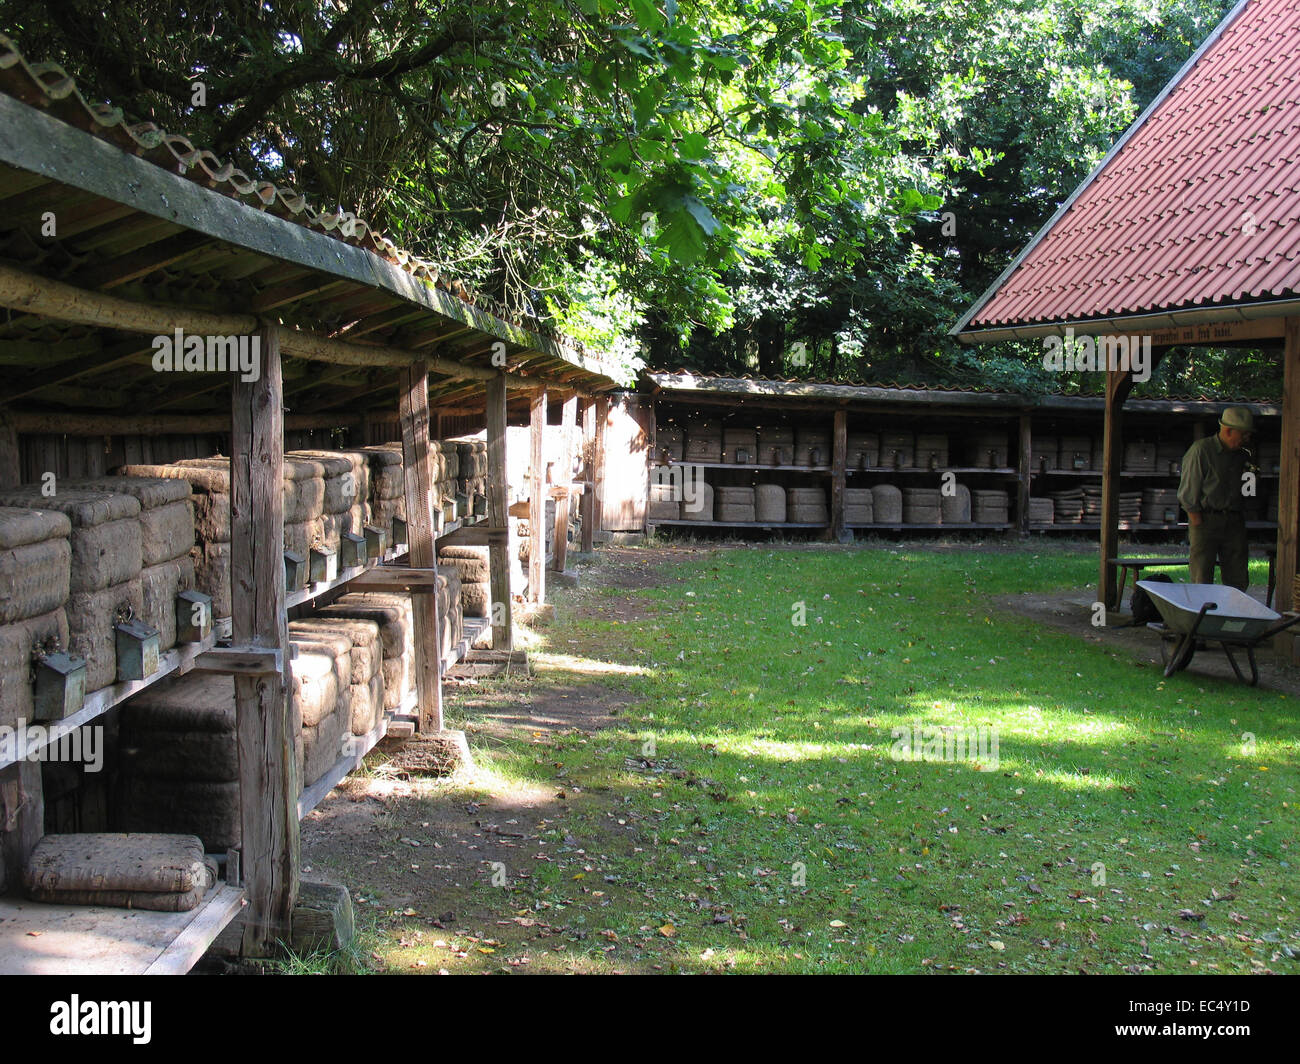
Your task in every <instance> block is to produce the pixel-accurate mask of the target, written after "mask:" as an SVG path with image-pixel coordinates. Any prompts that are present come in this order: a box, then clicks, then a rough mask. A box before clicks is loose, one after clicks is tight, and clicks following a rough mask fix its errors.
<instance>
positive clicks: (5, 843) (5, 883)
mask: <svg viewBox="0 0 1300 1064" xmlns="http://www.w3.org/2000/svg"><path fill="white" fill-rule="evenodd" d="M44 834H45V800H44V792H43V791H42V789H41V766H40V762H37V761H26V760H24V761H20V762H19V763H18V764H16V765H10V766H9V767H8V768H5V769H0V892H3V893H8V894H15V895H21V894H22V893H23V869H24V868H26V867H27V859H28V858H29V857H30V856H31V854H32V850H33V849H34V848H35V846H36V844H37V843H38V842H40V841H41V836H42V835H44Z"/></svg>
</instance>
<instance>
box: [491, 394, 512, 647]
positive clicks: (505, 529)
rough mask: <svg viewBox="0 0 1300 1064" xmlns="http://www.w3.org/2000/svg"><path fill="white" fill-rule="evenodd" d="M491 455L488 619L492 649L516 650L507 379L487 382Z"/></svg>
mask: <svg viewBox="0 0 1300 1064" xmlns="http://www.w3.org/2000/svg"><path fill="white" fill-rule="evenodd" d="M486 415H487V452H488V570H489V579H490V581H491V588H492V593H491V598H492V601H491V603H490V604H489V607H488V609H489V611H490V612H489V614H488V615H489V617H491V619H492V649H493V650H513V649H514V631H515V630H514V617H513V609H512V605H513V604H512V602H511V599H510V557H509V532H510V529H509V517H508V516H507V512H506V511H507V507H508V505H509V504H508V500H507V499H506V485H507V483H508V480H509V477H508V474H507V473H506V435H507V433H506V375H505V374H504V373H501V374H499V375H498V376H497V377H496V379H495V380H490V381H488V382H487V409H486Z"/></svg>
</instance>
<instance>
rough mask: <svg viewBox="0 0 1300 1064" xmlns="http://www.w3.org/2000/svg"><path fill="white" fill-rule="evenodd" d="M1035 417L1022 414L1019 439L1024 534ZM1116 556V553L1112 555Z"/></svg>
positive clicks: (1018, 505) (1019, 490) (1019, 515)
mask: <svg viewBox="0 0 1300 1064" xmlns="http://www.w3.org/2000/svg"><path fill="white" fill-rule="evenodd" d="M1032 422H1033V419H1032V418H1031V417H1030V416H1029V415H1028V414H1021V415H1020V425H1019V430H1020V431H1019V433H1018V434H1017V437H1016V438H1017V440H1018V442H1019V444H1020V454H1019V456H1018V457H1017V458H1016V470H1017V473H1018V475H1017V477H1016V514H1017V523H1018V524H1019V526H1020V534H1021V535H1022V536H1027V535H1029V499H1030V496H1031V492H1030V487H1031V485H1032V484H1033V477H1032V475H1031V474H1032V472H1033V470H1032V468H1031V467H1032V466H1033V464H1034V447H1033V441H1034V435H1033V424H1032ZM1111 557H1114V555H1111Z"/></svg>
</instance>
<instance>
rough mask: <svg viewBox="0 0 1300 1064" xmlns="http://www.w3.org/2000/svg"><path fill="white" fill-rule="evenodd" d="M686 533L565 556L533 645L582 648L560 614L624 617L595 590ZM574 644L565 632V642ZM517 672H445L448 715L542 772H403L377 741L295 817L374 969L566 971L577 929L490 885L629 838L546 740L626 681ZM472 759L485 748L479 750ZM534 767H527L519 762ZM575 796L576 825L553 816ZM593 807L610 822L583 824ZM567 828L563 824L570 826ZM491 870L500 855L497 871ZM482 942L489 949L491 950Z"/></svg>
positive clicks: (606, 707)
mask: <svg viewBox="0 0 1300 1064" xmlns="http://www.w3.org/2000/svg"><path fill="white" fill-rule="evenodd" d="M684 552H685V553H690V554H695V553H704V551H703V550H702V549H701V550H693V549H690V548H685V549H683V548H672V549H665V550H660V549H627V548H615V547H611V548H607V549H605V550H603V551H602V552H601V555H600V561H599V564H595V565H588V566H584V567H581V568H580V569H579V572H580V579H581V586H580V587H579V588H578V589H576V590H573V591H566V592H563V593H562V594H561V596H559V598H560V606H559V609H560V619H559V620H558V621H557V623H556V625H555V626H554V627H550V628H547V629H542V630H540V631H539V633H537V634H539V635H540V637H541V642H542V643H543V644H546V645H545V646H544V649H546V650H554V651H556V652H557V653H559V654H569V653H572V654H573V655H579V656H580V655H582V654H585V653H587V652H589V651H590V650H591V649H592V648H590V647H586V646H583V645H581V644H580V641H577V640H575V639H573V638H572V636H573V634H574V627H575V626H574V622H576V621H581V620H582V619H583V618H585V617H595V616H600V617H602V618H603V619H605V620H606V621H608V620H611V619H614V620H619V621H622V622H624V623H631V622H635V621H637V620H640V619H641V618H642V617H643V616H644V615H645V612H646V609H645V607H644V606H642V605H640V604H638V603H637V602H636V601H635V600H634V599H631V598H628V597H626V596H609V595H602V594H600V592H601V591H602V590H603V589H624V590H628V591H631V590H634V589H638V588H646V587H652V586H661V585H664V584H668V583H671V582H673V581H674V580H675V579H676V577H675V576H674V574H673V572H672V563H673V561H675V560H678V559H680V558H681V557H682V556H683V553H684ZM575 643H579V645H577V646H575V645H574V644H575ZM534 668H535V676H534V678H532V679H523V678H520V679H515V680H507V681H490V682H488V683H485V684H473V683H466V684H459V685H456V684H452V685H449V686H448V689H447V692H446V699H445V710H446V715H447V718H448V724H449V726H450V727H461V728H464V729H465V731H466V733H467V736H468V738H469V742H470V746H471V748H474V749H478V750H491V749H498V750H499V749H501V748H504V747H506V745H507V743H508V744H509V746H510V748H511V749H516V750H517V749H519V748H520V747H523V748H526V749H527V750H528V751H529V752H533V753H535V755H536V756H535V757H534V759H533V760H534V764H542V763H545V762H546V761H548V760H549V761H551V763H552V766H553V768H554V772H553V785H548V786H545V787H543V786H537V785H535V784H530V783H525V782H520V781H519V780H518V779H517V778H516V779H512V778H510V776H509V775H508V774H503V773H502V772H501V771H500V770H497V771H483V772H478V773H476V774H475V775H474V776H472V777H465V778H456V779H450V780H447V779H431V778H428V777H424V776H420V775H415V774H411V773H409V772H407V771H406V769H405V767H404V765H405V763H406V762H407V761H408V760H418V757H419V752H418V750H411V755H412V756H411V757H410V758H406V757H404V756H403V747H402V745H401V744H398V743H391V744H390V743H386V744H384V745H383V746H381V748H380V749H379V750H378V751H376V754H375V755H372V757H371V759H369V760H368V762H367V764H368V769H367V770H365V771H363V772H362V773H361V774H357V775H354V776H352V777H350V778H349V779H348V780H346V781H345V782H344V783H343V784H341V785H340V786H339V787H338V788H336V789H335V790H334V791H333V792H331V794H330V795H329V796H328V797H327V798H326V799H325V801H324V802H322V803H321V805H320V806H319V807H318V808H317V809H316V810H315V811H313V812H312V813H311V814H310V815H309V816H308V817H307V818H306V819H305V820H304V822H303V834H302V855H303V858H302V859H303V866H304V872H305V874H308V875H321V876H324V877H326V878H329V879H333V880H335V881H337V882H341V883H344V884H346V885H348V886H349V888H351V890H352V897H353V902H354V906H355V908H356V910H357V914H358V924H359V925H360V926H362V927H365V928H369V929H370V934H369V935H368V936H367V938H366V941H367V942H368V943H369V956H368V963H369V964H370V965H371V966H372V967H374V968H377V969H380V970H384V969H387V970H415V971H420V970H429V971H444V970H445V971H451V972H461V971H494V970H506V971H512V970H513V971H517V970H545V971H577V970H584V969H583V967H582V966H581V965H576V964H574V963H571V962H569V961H568V960H566V958H565V953H566V946H567V945H568V944H569V943H572V942H575V941H576V942H581V941H582V940H583V939H585V938H586V932H585V931H582V930H581V929H575V928H570V927H569V926H568V925H567V924H565V923H564V922H563V921H559V920H555V919H551V920H547V919H541V918H535V917H533V916H531V915H524V913H525V912H526V910H523V909H512V908H511V905H512V904H515V905H517V904H518V899H517V898H516V899H515V900H514V901H513V902H512V901H511V900H510V898H509V895H507V893H506V892H503V891H501V890H493V889H491V887H490V884H491V882H492V877H493V875H494V873H500V874H501V876H502V878H505V877H506V876H509V877H511V878H516V879H518V878H524V879H527V878H529V877H530V876H531V875H532V874H533V873H532V872H531V871H529V866H530V865H533V864H536V863H539V862H541V863H545V862H547V861H549V859H550V858H549V854H550V853H552V852H556V851H557V850H565V851H571V852H577V853H579V854H581V853H582V852H583V851H584V850H585V851H590V852H592V853H593V854H594V853H597V852H604V853H614V852H617V853H626V852H627V851H628V849H629V848H630V846H631V841H632V840H631V839H630V837H629V836H628V834H627V833H626V832H621V831H617V830H614V829H613V827H614V826H615V825H616V824H617V820H616V818H615V817H614V816H613V806H614V804H615V803H616V801H617V799H616V798H615V797H614V796H613V795H611V794H608V793H602V790H601V789H592V788H585V787H583V786H582V784H581V783H580V782H578V781H574V780H572V779H570V778H569V777H568V776H567V775H566V772H565V769H564V766H563V759H562V755H561V754H560V753H557V752H556V750H557V748H559V747H561V746H562V745H563V743H564V742H566V741H568V742H575V741H576V742H581V741H584V740H588V739H591V738H592V737H594V736H596V735H598V734H599V733H600V732H601V731H602V730H604V729H606V728H608V727H609V726H610V725H611V724H613V723H614V722H615V721H616V719H617V717H618V715H619V714H620V713H621V712H623V711H624V710H625V709H626V708H627V707H628V706H629V705H631V704H633V703H634V701H635V699H634V696H632V695H630V694H629V692H628V691H626V690H621V689H619V688H617V687H614V686H611V685H609V684H606V683H602V682H600V681H599V680H598V679H587V678H574V677H573V676H572V674H571V673H570V672H568V671H566V670H565V669H564V668H548V666H547V665H545V664H542V665H540V666H539V665H537V664H536V663H535V666H534ZM480 760H482V761H485V762H486V760H487V759H485V758H481V759H480ZM529 775H530V776H532V777H533V778H534V779H535V778H536V776H537V773H536V772H532V773H529ZM579 808H580V809H581V811H582V814H583V815H582V816H581V817H580V818H576V819H580V820H581V823H582V825H583V827H582V829H581V830H582V831H583V834H582V837H577V836H575V835H573V834H571V833H570V832H569V830H568V829H567V828H566V826H565V825H566V824H568V823H569V822H570V821H571V820H574V819H575V818H574V817H573V816H572V814H573V813H574V811H575V810H576V809H579ZM604 821H608V822H609V823H610V824H611V829H610V830H602V831H598V832H596V833H595V834H593V833H592V832H591V830H590V829H591V825H593V824H600V823H602V822H604ZM574 830H579V829H576V828H575V829H574ZM501 870H505V871H504V872H502V871H501ZM498 954H499V955H500V956H498Z"/></svg>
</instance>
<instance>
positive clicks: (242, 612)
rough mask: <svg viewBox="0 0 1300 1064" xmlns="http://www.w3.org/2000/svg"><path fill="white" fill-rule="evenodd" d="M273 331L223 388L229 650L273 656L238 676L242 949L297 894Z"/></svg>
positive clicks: (281, 922)
mask: <svg viewBox="0 0 1300 1064" xmlns="http://www.w3.org/2000/svg"><path fill="white" fill-rule="evenodd" d="M278 337H279V332H278V330H277V329H275V328H273V327H268V328H263V329H262V330H261V331H260V332H259V334H258V339H259V340H260V346H261V367H260V368H261V372H260V374H259V376H258V378H257V380H255V381H244V380H242V379H238V378H237V379H236V380H235V381H234V383H233V384H232V385H231V393H232V394H231V425H230V587H231V633H232V635H233V638H234V642H235V645H236V646H251V647H258V648H261V649H264V650H270V651H273V652H276V653H278V654H279V655H280V662H281V667H280V670H279V671H277V672H272V673H267V674H264V675H260V676H236V677H235V678H234V683H235V722H236V724H235V726H236V730H237V733H238V746H239V800H240V810H241V814H240V818H241V828H242V838H241V842H240V847H239V849H240V866H241V869H242V873H243V877H244V889H245V892H246V895H247V900H248V908H247V911H246V912H247V915H246V919H245V923H244V942H243V948H244V953H245V954H246V955H249V956H266V955H267V954H268V953H269V952H270V950H271V948H272V947H273V946H274V945H275V943H276V942H277V941H288V939H289V931H290V920H291V915H292V913H293V907H294V904H295V902H296V901H297V898H298V871H299V837H298V759H297V755H296V754H295V752H294V751H295V739H296V738H297V735H298V730H299V727H300V723H299V721H298V720H297V719H296V714H294V712H293V708H292V702H291V700H290V698H289V692H288V684H287V680H288V674H289V673H288V670H289V669H290V667H291V666H290V665H289V654H288V645H289V634H288V622H287V620H286V617H285V612H284V405H283V402H284V398H283V397H284V382H283V379H282V376H281V371H280V346H279V339H278Z"/></svg>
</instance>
